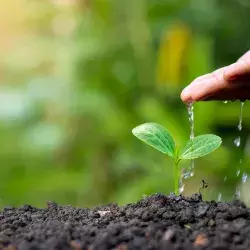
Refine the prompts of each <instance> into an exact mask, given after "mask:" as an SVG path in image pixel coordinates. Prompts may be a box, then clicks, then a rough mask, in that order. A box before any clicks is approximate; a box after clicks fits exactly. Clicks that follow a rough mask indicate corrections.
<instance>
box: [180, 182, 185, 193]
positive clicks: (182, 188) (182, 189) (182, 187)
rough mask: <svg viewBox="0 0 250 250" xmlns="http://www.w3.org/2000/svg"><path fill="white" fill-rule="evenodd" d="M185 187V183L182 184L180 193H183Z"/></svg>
mask: <svg viewBox="0 0 250 250" xmlns="http://www.w3.org/2000/svg"><path fill="white" fill-rule="evenodd" d="M184 187H185V185H184V184H183V183H180V187H179V193H180V194H181V193H183V191H184Z"/></svg>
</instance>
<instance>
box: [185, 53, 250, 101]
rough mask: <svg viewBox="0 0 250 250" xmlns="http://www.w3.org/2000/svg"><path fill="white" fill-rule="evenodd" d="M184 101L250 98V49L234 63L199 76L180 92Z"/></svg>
mask: <svg viewBox="0 0 250 250" xmlns="http://www.w3.org/2000/svg"><path fill="white" fill-rule="evenodd" d="M181 99H182V101H183V102H185V103H191V102H198V101H210V100H237V99H239V100H247V99H250V50H249V51H248V52H247V53H245V54H244V55H243V56H242V57H240V58H239V60H238V61H237V62H236V63H233V64H231V65H229V66H226V67H223V68H220V69H218V70H215V71H214V72H212V73H209V74H206V75H203V76H200V77H198V78H196V79H195V80H194V81H193V82H191V83H190V84H189V85H188V86H187V87H186V88H185V89H184V90H183V91H182V93H181Z"/></svg>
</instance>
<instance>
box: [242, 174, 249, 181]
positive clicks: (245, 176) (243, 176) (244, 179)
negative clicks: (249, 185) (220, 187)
mask: <svg viewBox="0 0 250 250" xmlns="http://www.w3.org/2000/svg"><path fill="white" fill-rule="evenodd" d="M247 178H248V175H247V174H246V173H243V175H242V177H241V181H242V183H246V181H247Z"/></svg>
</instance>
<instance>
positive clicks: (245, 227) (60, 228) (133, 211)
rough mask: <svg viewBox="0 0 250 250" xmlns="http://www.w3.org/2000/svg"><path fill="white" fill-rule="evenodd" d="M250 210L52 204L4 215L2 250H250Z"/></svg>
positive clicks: (143, 203)
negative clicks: (91, 206) (87, 206)
mask: <svg viewBox="0 0 250 250" xmlns="http://www.w3.org/2000/svg"><path fill="white" fill-rule="evenodd" d="M249 236H250V209H249V208H246V206H245V205H244V204H243V203H241V202H240V201H233V202H232V203H221V202H219V203H216V202H214V201H212V202H203V201H202V200H201V196H200V195H194V196H192V197H191V198H184V197H175V196H165V195H162V194H155V195H152V196H149V197H146V198H144V199H142V200H140V201H139V202H137V203H133V204H128V205H126V206H122V207H119V206H117V205H115V204H111V205H108V206H103V207H101V206H100V207H95V208H93V209H88V208H74V207H71V206H60V205H57V204H55V203H52V202H49V203H48V205H47V208H45V209H38V208H34V207H31V206H28V205H25V206H22V207H20V208H5V209H4V210H3V211H2V212H1V213H0V249H5V250H108V249H112V250H129V249H133V250H137V249H138V250H155V249H157V250H158V249H159V250H165V249H166V250H171V249H180V250H181V249H212V250H230V249H242V250H246V249H250V237H249Z"/></svg>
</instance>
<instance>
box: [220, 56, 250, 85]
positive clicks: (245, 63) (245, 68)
mask: <svg viewBox="0 0 250 250" xmlns="http://www.w3.org/2000/svg"><path fill="white" fill-rule="evenodd" d="M248 74H250V51H248V52H247V53H245V54H244V55H243V56H242V57H240V58H239V60H238V61H237V62H236V63H233V64H231V65H229V66H228V67H226V69H225V71H224V79H225V80H226V81H232V80H235V79H236V78H238V77H241V76H244V75H248Z"/></svg>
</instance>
